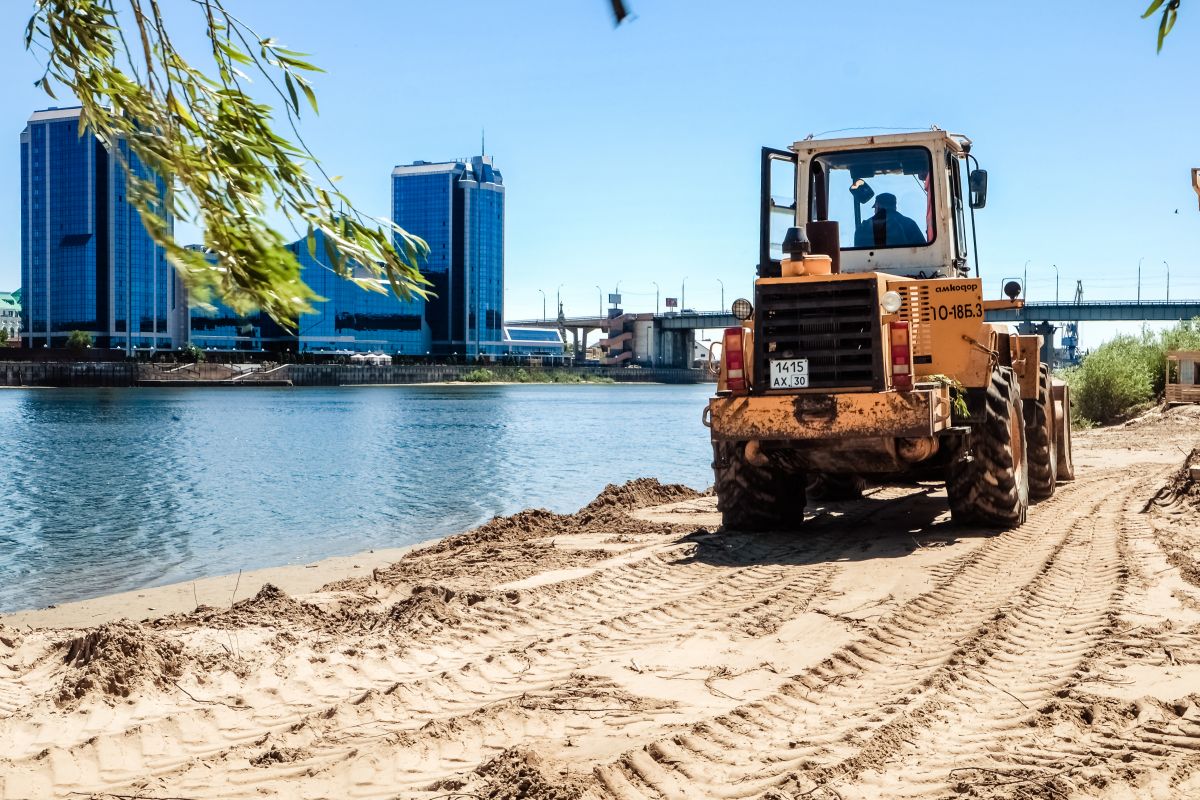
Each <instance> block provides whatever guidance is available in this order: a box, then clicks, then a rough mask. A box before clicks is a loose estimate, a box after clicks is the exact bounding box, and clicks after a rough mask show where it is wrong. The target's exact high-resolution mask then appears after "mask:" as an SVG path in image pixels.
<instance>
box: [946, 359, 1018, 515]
mask: <svg viewBox="0 0 1200 800" xmlns="http://www.w3.org/2000/svg"><path fill="white" fill-rule="evenodd" d="M983 415H984V418H983V421H982V423H980V424H977V425H974V426H972V429H971V434H970V436H967V437H964V438H963V443H962V444H961V445H960V447H959V450H958V452H957V453H956V454H955V455H954V457H953V458H952V459H951V460H950V464H949V465H948V471H947V475H946V493H947V495H949V498H950V514H951V516H952V517H953V519H954V521H955V522H979V523H983V524H984V525H994V526H996V527H999V528H1015V527H1017V526H1018V525H1020V524H1022V523H1023V522H1025V516H1026V514H1027V513H1028V511H1029V460H1028V457H1027V449H1026V442H1025V420H1024V413H1023V407H1022V403H1021V388H1020V386H1019V385H1018V383H1017V378H1016V375H1015V374H1014V373H1013V371H1012V369H1011V368H1009V367H998V368H997V369H996V370H994V371H993V372H992V379H991V381H990V382H989V384H988V387H987V391H986V396H985V398H984V403H983Z"/></svg>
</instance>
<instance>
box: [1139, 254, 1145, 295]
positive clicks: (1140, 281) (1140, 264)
mask: <svg viewBox="0 0 1200 800" xmlns="http://www.w3.org/2000/svg"><path fill="white" fill-rule="evenodd" d="M1145 260H1146V257H1145V256H1142V257H1141V258H1139V259H1138V305H1141V304H1142V262H1143V261H1145Z"/></svg>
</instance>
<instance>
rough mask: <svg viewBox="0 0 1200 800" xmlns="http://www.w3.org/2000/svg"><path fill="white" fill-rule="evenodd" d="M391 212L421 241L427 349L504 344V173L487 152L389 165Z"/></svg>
mask: <svg viewBox="0 0 1200 800" xmlns="http://www.w3.org/2000/svg"><path fill="white" fill-rule="evenodd" d="M392 219H393V220H394V221H395V222H396V224H398V225H399V226H400V227H402V228H404V229H405V230H407V231H408V232H409V233H412V234H414V235H416V236H420V237H421V238H422V239H424V240H425V241H426V242H427V243H428V244H429V257H428V259H427V260H426V261H425V263H424V264H422V265H421V272H422V273H423V274H424V275H425V277H426V278H428V279H429V280H430V281H431V282H432V284H433V287H432V291H434V292H435V293H436V294H437V297H436V298H432V299H430V300H429V301H428V303H427V304H426V309H425V315H426V319H427V320H428V323H429V328H430V332H431V336H432V350H433V353H434V354H436V355H466V356H469V357H473V356H477V355H481V354H496V353H502V352H504V350H505V346H504V343H503V332H502V325H503V320H504V180H503V178H502V176H501V175H500V171H499V170H498V169H496V168H495V167H494V166H493V164H492V157H491V156H475V157H474V158H470V159H463V160H459V161H446V162H440V163H430V162H426V161H416V162H413V163H412V164H409V165H405V166H399V167H396V168H395V169H394V170H393V171H392Z"/></svg>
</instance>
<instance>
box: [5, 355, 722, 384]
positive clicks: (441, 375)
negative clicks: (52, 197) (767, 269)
mask: <svg viewBox="0 0 1200 800" xmlns="http://www.w3.org/2000/svg"><path fill="white" fill-rule="evenodd" d="M478 369H479V365H474V364H472V365H445V364H443V365H439V364H396V365H380V366H368V365H357V364H242V365H239V364H179V365H176V364H172V365H164V364H139V363H135V362H72V361H66V362H58V361H39V362H23V361H7V362H0V386H57V387H105V386H110V387H120V386H127V387H129V386H142V387H154V386H159V387H183V388H189V387H201V386H229V387H234V386H259V387H263V386H366V385H380V384H382V385H405V384H422V383H450V382H454V381H462V380H464V378H465V377H466V376H468V375H469V374H470V373H472V372H475V371H476V370H478ZM536 369H537V368H536V367H532V368H527V371H528V372H530V373H533V372H535V371H536ZM547 372H553V373H557V374H563V373H566V374H575V375H578V376H580V377H581V378H583V377H590V378H607V379H611V380H613V381H615V382H617V383H671V384H687V383H706V382H711V381H713V380H714V378H713V376H712V375H711V374H710V373H709V372H708V371H707V370H704V369H670V368H641V369H639V368H629V367H555V368H554V369H553V370H547Z"/></svg>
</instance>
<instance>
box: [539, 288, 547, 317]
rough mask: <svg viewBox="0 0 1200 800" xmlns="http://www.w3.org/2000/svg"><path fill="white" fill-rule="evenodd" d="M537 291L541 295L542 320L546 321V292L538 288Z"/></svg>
mask: <svg viewBox="0 0 1200 800" xmlns="http://www.w3.org/2000/svg"><path fill="white" fill-rule="evenodd" d="M538 293H539V294H541V296H542V322H545V321H546V293H545V292H543V291H542V290H541V289H538Z"/></svg>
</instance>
